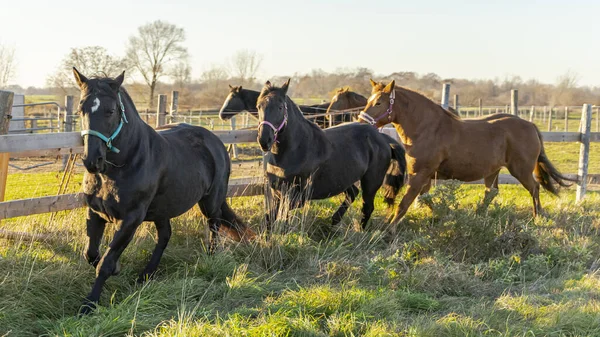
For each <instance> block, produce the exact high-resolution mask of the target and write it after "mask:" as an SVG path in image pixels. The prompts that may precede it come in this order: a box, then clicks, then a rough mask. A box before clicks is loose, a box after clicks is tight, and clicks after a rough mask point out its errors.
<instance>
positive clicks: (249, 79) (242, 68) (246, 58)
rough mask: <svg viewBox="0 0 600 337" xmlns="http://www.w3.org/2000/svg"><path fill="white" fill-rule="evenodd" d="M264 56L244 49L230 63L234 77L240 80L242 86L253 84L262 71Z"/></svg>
mask: <svg viewBox="0 0 600 337" xmlns="http://www.w3.org/2000/svg"><path fill="white" fill-rule="evenodd" d="M262 60H263V56H262V55H261V54H258V53H257V52H256V51H254V50H248V49H243V50H239V51H237V52H236V53H235V54H234V55H233V57H232V58H231V61H230V68H231V73H232V75H233V77H236V78H238V80H239V81H240V83H239V84H240V85H246V84H249V83H253V82H254V81H255V80H256V74H257V73H258V70H259V69H260V65H261V63H262Z"/></svg>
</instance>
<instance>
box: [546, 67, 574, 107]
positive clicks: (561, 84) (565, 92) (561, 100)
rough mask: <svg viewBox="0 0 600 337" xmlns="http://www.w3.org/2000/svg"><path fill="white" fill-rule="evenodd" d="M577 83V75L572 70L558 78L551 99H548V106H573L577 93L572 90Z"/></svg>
mask: <svg viewBox="0 0 600 337" xmlns="http://www.w3.org/2000/svg"><path fill="white" fill-rule="evenodd" d="M578 81H579V74H578V73H576V72H575V71H572V70H568V71H567V72H566V73H564V74H562V75H561V76H559V77H558V79H557V81H556V82H557V83H556V86H555V87H554V90H553V93H552V98H551V99H550V105H570V104H574V101H576V96H577V92H576V90H573V89H575V88H577V82H578Z"/></svg>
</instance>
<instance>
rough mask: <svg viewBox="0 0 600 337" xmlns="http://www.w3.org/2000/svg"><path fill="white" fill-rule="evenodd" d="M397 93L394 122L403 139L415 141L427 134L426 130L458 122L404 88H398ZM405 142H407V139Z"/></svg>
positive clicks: (434, 104) (420, 96) (436, 106)
mask: <svg viewBox="0 0 600 337" xmlns="http://www.w3.org/2000/svg"><path fill="white" fill-rule="evenodd" d="M395 91H396V100H395V102H394V109H393V117H392V122H393V124H394V127H395V128H396V129H397V130H398V133H399V134H400V135H403V136H404V137H403V138H408V139H409V140H410V139H415V138H418V136H419V135H422V134H427V133H426V132H424V130H426V129H435V128H436V127H437V126H438V125H440V124H446V125H447V126H448V127H449V126H451V125H452V124H454V123H455V122H456V119H454V118H452V117H451V116H450V115H449V113H446V112H445V111H444V109H443V108H442V107H441V106H439V105H437V104H436V103H434V102H433V101H431V100H429V99H428V98H426V97H424V96H422V95H420V94H418V93H416V92H412V91H408V90H405V89H403V88H396V89H395ZM398 96H400V97H398ZM402 101H404V103H402ZM402 105H404V106H402ZM403 141H404V142H406V141H407V139H403Z"/></svg>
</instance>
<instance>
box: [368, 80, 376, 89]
mask: <svg viewBox="0 0 600 337" xmlns="http://www.w3.org/2000/svg"><path fill="white" fill-rule="evenodd" d="M369 81H371V86H372V87H374V86H376V85H377V82H375V81H373V79H372V78H371V79H369Z"/></svg>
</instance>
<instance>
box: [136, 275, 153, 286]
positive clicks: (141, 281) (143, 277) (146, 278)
mask: <svg viewBox="0 0 600 337" xmlns="http://www.w3.org/2000/svg"><path fill="white" fill-rule="evenodd" d="M153 278H154V273H143V274H140V276H139V277H138V279H137V281H136V283H137V284H144V283H146V282H148V281H150V280H152V279H153Z"/></svg>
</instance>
